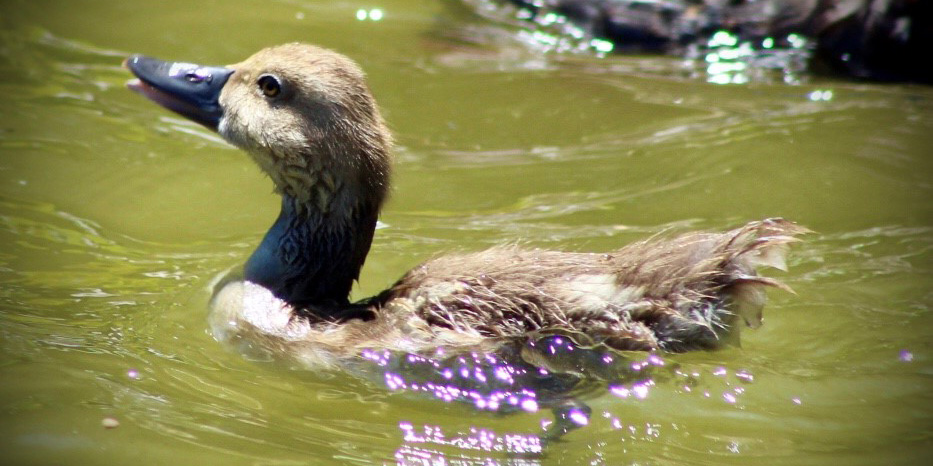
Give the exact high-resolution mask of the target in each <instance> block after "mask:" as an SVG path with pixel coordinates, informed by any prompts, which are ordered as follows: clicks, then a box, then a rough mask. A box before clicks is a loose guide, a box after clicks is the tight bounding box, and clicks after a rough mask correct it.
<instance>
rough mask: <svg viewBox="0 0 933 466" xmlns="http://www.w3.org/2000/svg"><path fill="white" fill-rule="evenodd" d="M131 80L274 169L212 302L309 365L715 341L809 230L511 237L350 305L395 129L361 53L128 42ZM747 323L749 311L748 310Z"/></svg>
mask: <svg viewBox="0 0 933 466" xmlns="http://www.w3.org/2000/svg"><path fill="white" fill-rule="evenodd" d="M124 64H125V66H126V67H127V68H129V70H130V71H131V72H132V73H133V74H134V75H135V76H136V78H137V79H134V80H131V81H130V82H129V83H128V84H127V85H128V87H129V88H131V89H132V90H135V91H137V92H139V93H141V94H142V95H144V96H146V97H148V98H149V99H151V100H153V101H154V102H156V103H158V104H160V105H162V106H164V107H166V108H168V109H169V110H172V111H174V112H176V113H178V114H181V115H183V116H185V117H187V118H190V119H192V120H193V121H195V122H198V123H200V124H202V125H204V126H206V127H207V128H210V129H211V130H214V131H216V132H217V133H219V134H220V135H221V136H222V137H223V138H224V139H225V140H227V141H229V142H230V143H231V144H233V145H234V146H237V147H239V148H241V149H242V150H244V151H245V152H246V153H247V154H249V156H250V157H251V158H252V159H253V160H254V161H255V162H256V164H257V165H259V167H260V169H261V170H262V171H263V172H265V173H266V174H267V175H268V176H269V178H271V179H272V181H273V183H274V185H275V191H276V192H277V193H278V194H279V195H280V196H281V199H282V203H281V211H280V214H279V216H278V218H277V220H276V221H275V223H274V224H273V225H272V227H271V228H270V229H269V231H268V232H267V233H266V235H265V237H264V238H263V239H262V241H261V242H260V244H259V246H258V248H257V249H256V250H255V252H253V254H252V255H251V256H250V258H249V259H248V260H247V262H246V264H245V266H244V267H243V269H242V272H241V273H240V274H238V275H237V276H234V277H233V278H229V279H226V280H223V281H221V282H220V283H219V284H218V285H217V286H216V287H215V291H214V295H213V297H212V299H211V304H210V307H211V322H212V327H213V330H214V333H215V335H216V337H217V338H218V339H221V340H225V341H232V342H242V343H243V344H245V345H248V346H256V345H258V346H260V347H262V348H267V349H269V350H270V351H273V352H281V353H284V354H286V355H290V356H292V357H295V358H298V359H299V360H301V361H303V362H304V363H306V364H308V365H310V366H322V365H335V364H339V363H340V362H341V361H347V360H348V359H352V358H354V357H357V356H358V355H359V354H360V353H361V352H362V351H364V350H372V349H386V350H398V351H404V352H424V351H429V350H431V349H434V348H438V347H448V348H489V349H493V348H495V347H496V345H498V344H500V343H501V342H503V341H508V340H514V339H516V338H519V339H520V338H524V337H527V336H529V335H532V334H536V333H540V332H565V333H568V334H576V335H580V336H583V337H585V338H587V339H589V340H590V341H593V342H596V343H601V344H604V345H606V346H608V347H610V348H614V349H618V350H647V351H654V350H663V351H671V352H681V351H688V350H697V349H713V348H717V347H719V346H721V345H722V344H724V343H725V342H727V341H732V340H734V339H735V338H736V337H737V335H738V328H739V326H740V323H741V322H744V323H745V324H747V325H749V326H752V327H757V326H758V324H759V323H760V322H761V310H762V307H763V305H764V303H765V301H766V295H765V289H766V288H768V287H776V288H780V289H784V290H789V288H788V287H787V286H785V285H784V284H783V283H781V282H779V281H777V280H775V279H772V278H768V277H764V276H760V275H758V274H757V273H756V267H758V266H771V267H775V268H778V269H785V262H784V256H785V252H786V249H787V246H788V244H790V243H792V242H794V241H796V237H797V236H798V235H800V234H803V233H806V232H807V231H808V230H807V229H805V228H803V227H801V226H798V225H796V224H794V223H792V222H789V221H787V220H783V219H780V218H772V219H766V220H761V221H755V222H751V223H748V224H747V225H744V226H742V227H740V228H737V229H734V230H731V231H728V232H725V233H702V232H701V233H688V234H684V235H681V236H677V237H674V238H670V239H661V238H652V239H648V240H644V241H641V242H637V243H634V244H630V245H627V246H624V247H622V248H620V249H617V250H615V251H612V252H609V253H579V252H558V251H549V250H541V249H530V248H524V247H520V246H515V245H509V246H500V247H494V248H492V249H489V250H486V251H482V252H474V253H466V254H454V255H448V256H442V257H438V258H434V259H431V260H428V261H427V262H424V263H423V264H421V265H419V266H417V267H415V268H414V269H413V270H411V271H409V272H408V273H406V274H405V275H404V276H402V277H401V278H400V279H399V280H398V281H397V282H396V283H395V284H393V285H392V286H391V287H390V288H389V289H387V290H385V291H383V292H382V293H380V294H378V295H376V296H373V297H371V298H368V299H364V300H362V301H359V302H350V300H349V294H350V290H351V287H352V286H353V282H354V281H356V280H357V279H358V277H359V274H360V269H361V267H362V266H363V262H364V261H365V259H366V255H367V254H368V252H369V249H370V246H371V244H372V240H373V234H374V231H375V227H376V222H377V218H378V215H379V212H380V210H381V208H382V206H383V203H384V202H385V199H386V197H387V193H388V189H389V179H390V172H391V147H392V137H391V135H390V132H389V130H388V128H387V127H386V124H385V122H384V121H383V118H382V116H381V114H380V111H379V108H378V106H377V105H376V102H375V100H374V98H373V96H372V94H371V92H370V90H369V88H368V85H367V83H366V79H365V75H364V73H363V71H362V70H361V69H360V67H359V66H358V65H357V64H356V63H355V62H353V61H352V60H351V59H349V58H347V57H345V56H343V55H341V54H339V53H337V52H334V51H331V50H328V49H325V48H321V47H317V46H313V45H306V44H299V43H292V44H286V45H280V46H276V47H271V48H267V49H264V50H261V51H259V52H258V53H256V54H254V55H253V56H251V57H249V58H248V59H246V60H245V61H243V62H241V63H237V64H234V65H230V66H226V67H208V66H201V65H195V64H189V63H180V62H166V61H161V60H157V59H154V58H149V57H145V56H139V55H136V56H132V57H130V58H129V59H127V60H126V62H125V63H124ZM740 321H741V322H740Z"/></svg>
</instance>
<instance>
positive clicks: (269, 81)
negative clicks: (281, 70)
mask: <svg viewBox="0 0 933 466" xmlns="http://www.w3.org/2000/svg"><path fill="white" fill-rule="evenodd" d="M257 84H259V90H260V91H262V94H263V95H264V96H266V97H276V96H278V95H279V94H280V93H281V92H282V84H281V83H280V82H279V80H278V79H277V78H276V77H275V76H272V75H271V74H264V75H262V76H260V77H259V81H257Z"/></svg>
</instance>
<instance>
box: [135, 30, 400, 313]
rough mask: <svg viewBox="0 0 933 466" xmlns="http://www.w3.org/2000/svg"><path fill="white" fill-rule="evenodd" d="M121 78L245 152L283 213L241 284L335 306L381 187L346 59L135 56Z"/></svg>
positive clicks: (366, 237) (377, 130) (366, 104)
mask: <svg viewBox="0 0 933 466" xmlns="http://www.w3.org/2000/svg"><path fill="white" fill-rule="evenodd" d="M125 66H126V67H127V68H129V69H130V71H132V73H133V74H135V75H136V77H137V78H138V79H136V80H133V81H131V82H130V83H129V84H128V85H129V87H130V88H131V89H133V90H136V91H137V92H139V93H141V94H143V95H145V96H146V97H148V98H150V99H151V100H153V101H155V102H156V103H158V104H160V105H162V106H164V107H166V108H168V109H169V110H172V111H174V112H176V113H179V114H181V115H183V116H185V117H188V118H190V119H192V120H194V121H196V122H198V123H200V124H202V125H204V126H206V127H208V128H210V129H213V130H215V131H217V132H218V133H219V134H220V135H221V136H223V138H224V139H226V140H227V141H229V142H230V143H232V144H234V145H235V146H238V147H240V148H242V149H243V150H245V151H246V152H248V153H249V154H250V156H251V157H252V158H253V160H255V161H256V163H257V164H259V166H260V168H262V170H263V171H265V172H266V174H268V175H269V177H270V178H272V180H273V182H274V183H275V187H276V191H277V192H278V193H279V194H281V195H282V200H283V202H282V212H281V214H280V215H279V218H278V220H276V223H275V224H274V225H273V226H272V227H271V228H270V229H269V231H268V232H267V233H266V236H265V238H264V239H263V241H262V243H261V244H260V245H259V247H258V248H257V249H256V251H255V252H254V253H253V255H252V256H251V257H250V259H249V260H248V261H247V263H246V266H245V268H244V275H245V278H246V280H248V281H251V282H253V283H257V284H260V285H262V286H263V287H265V288H267V289H268V290H270V291H271V292H272V293H274V294H275V295H276V296H277V297H278V298H280V299H283V300H286V301H287V302H289V303H292V304H301V305H323V304H325V303H338V304H340V303H345V302H346V301H347V296H348V294H349V292H350V289H351V287H352V284H353V281H354V280H355V279H356V278H358V277H359V270H360V267H362V264H363V261H364V260H365V258H366V254H367V253H368V251H369V247H370V244H371V242H372V238H373V230H374V229H375V227H376V219H377V216H378V213H379V209H380V207H381V205H382V202H383V200H384V199H385V196H386V193H387V189H388V184H389V168H390V146H391V137H390V135H389V131H388V129H387V128H386V126H385V123H384V122H383V120H382V116H381V115H380V113H379V109H378V108H377V106H376V103H375V100H374V99H373V96H372V94H371V93H370V91H369V88H368V86H367V85H366V81H365V76H364V74H363V72H362V71H361V70H360V68H359V66H357V65H356V63H354V62H353V61H352V60H350V59H349V58H347V57H345V56H343V55H340V54H338V53H336V52H332V51H330V50H327V49H323V48H320V47H316V46H312V45H305V44H287V45H281V46H277V47H272V48H267V49H264V50H261V51H260V52H258V53H256V54H255V55H253V56H251V57H249V58H248V59H246V60H245V61H243V62H240V63H237V64H235V65H230V66H225V67H209V66H201V65H195V64H190V63H182V62H166V61H161V60H156V59H154V58H149V57H143V56H138V55H137V56H133V57H130V58H129V59H127V60H126V62H125Z"/></svg>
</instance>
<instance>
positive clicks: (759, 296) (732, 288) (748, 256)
mask: <svg viewBox="0 0 933 466" xmlns="http://www.w3.org/2000/svg"><path fill="white" fill-rule="evenodd" d="M809 232H810V230H808V229H807V228H804V227H802V226H800V225H797V224H795V223H793V222H789V221H787V220H784V219H782V218H771V219H766V220H762V221H758V222H752V223H749V224H747V225H745V226H744V227H742V228H739V229H737V230H733V231H731V232H729V233H728V234H727V236H731V239H730V240H729V241H728V242H727V243H726V249H725V251H724V252H726V251H728V252H729V254H728V255H727V256H726V257H728V262H726V263H725V265H726V267H725V269H724V272H725V276H724V277H723V279H724V285H725V286H724V290H723V291H724V292H725V293H727V294H728V296H729V298H730V299H731V304H732V306H733V312H734V313H735V314H737V315H738V316H740V317H742V319H743V320H744V321H745V324H746V325H748V326H749V327H752V328H757V327H759V326H760V325H761V319H762V312H761V311H762V308H763V307H764V305H765V302H766V301H767V296H766V295H765V288H766V287H769V286H770V287H775V288H780V289H782V290H784V291H788V292H790V293H794V290H792V289H791V288H790V287H789V286H787V285H786V284H784V283H783V282H781V281H778V280H775V279H773V278H769V277H762V276H760V275H758V274H757V272H756V269H757V268H758V267H759V266H767V267H774V268H776V269H779V270H783V271H787V261H786V256H787V251H788V246H789V245H790V244H791V243H794V242H797V241H800V239H799V238H797V236H799V235H802V234H805V233H809Z"/></svg>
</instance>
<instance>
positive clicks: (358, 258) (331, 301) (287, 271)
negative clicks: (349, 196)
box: [244, 196, 378, 314]
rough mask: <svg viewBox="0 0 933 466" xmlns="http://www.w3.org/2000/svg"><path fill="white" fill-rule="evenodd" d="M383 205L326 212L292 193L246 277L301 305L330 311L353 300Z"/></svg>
mask: <svg viewBox="0 0 933 466" xmlns="http://www.w3.org/2000/svg"><path fill="white" fill-rule="evenodd" d="M377 215H378V206H372V208H367V207H366V206H361V208H358V209H354V212H321V211H320V210H318V209H315V208H312V207H309V206H306V205H302V204H300V203H298V202H297V201H296V200H295V199H293V198H291V197H289V196H283V198H282V210H281V212H280V213H279V217H278V219H277V220H276V221H275V223H274V224H273V225H272V227H271V228H270V229H269V231H268V232H267V233H266V236H265V237H264V238H263V240H262V243H260V245H259V247H258V248H256V251H254V252H253V255H252V256H251V257H250V258H249V260H248V261H247V262H246V266H245V268H244V274H245V278H246V280H249V281H251V282H254V283H257V284H260V285H262V286H264V287H266V288H267V289H269V290H270V291H272V293H273V294H275V295H276V296H277V297H279V298H281V299H283V300H285V301H287V302H288V303H289V304H292V305H294V306H296V307H300V308H307V309H310V310H311V311H312V312H320V313H325V314H326V313H327V311H326V310H327V309H339V308H340V307H342V306H346V305H347V304H348V303H349V295H350V289H351V288H352V287H353V282H354V281H355V280H356V279H357V278H359V273H360V268H362V266H363V261H364V260H365V259H366V254H367V253H368V252H369V247H370V245H371V243H372V238H373V232H374V230H375V228H376V218H377Z"/></svg>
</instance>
